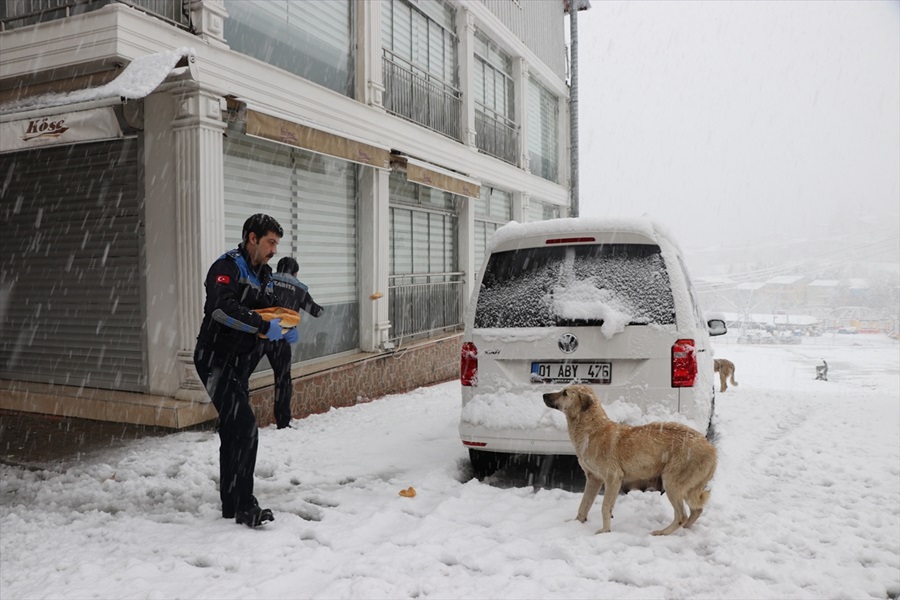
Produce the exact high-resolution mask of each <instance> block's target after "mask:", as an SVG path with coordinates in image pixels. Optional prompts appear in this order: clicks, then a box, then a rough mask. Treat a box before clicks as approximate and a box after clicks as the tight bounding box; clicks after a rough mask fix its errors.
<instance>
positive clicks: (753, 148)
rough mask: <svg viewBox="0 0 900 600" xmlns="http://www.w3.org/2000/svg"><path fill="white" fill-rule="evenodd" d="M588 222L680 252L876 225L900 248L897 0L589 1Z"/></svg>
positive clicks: (583, 41) (583, 27)
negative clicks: (627, 228)
mask: <svg viewBox="0 0 900 600" xmlns="http://www.w3.org/2000/svg"><path fill="white" fill-rule="evenodd" d="M591 4H592V7H591V9H590V10H588V11H583V12H581V13H579V21H578V24H579V28H578V31H579V62H580V68H579V88H580V93H579V113H580V127H579V131H580V146H581V152H580V156H581V168H580V170H581V176H580V182H581V185H580V204H581V215H582V216H633V215H642V214H645V213H646V214H648V215H650V216H651V217H654V218H656V219H657V220H659V221H661V222H663V223H665V224H666V225H668V226H669V228H670V229H671V230H672V231H673V233H675V234H676V236H677V237H678V238H679V240H680V242H681V245H682V246H683V247H684V248H685V250H689V249H691V248H699V247H707V248H708V247H709V246H715V247H721V246H723V245H724V246H725V247H729V246H733V245H736V244H742V243H743V242H748V241H754V240H765V239H772V238H774V237H775V236H782V235H787V236H791V237H812V238H820V237H828V238H833V237H834V236H835V235H836V234H838V233H839V232H841V231H845V230H848V229H849V230H853V231H859V230H864V229H868V230H869V231H870V235H871V236H872V239H875V238H876V237H877V238H878V239H882V238H888V239H889V240H892V242H891V243H892V244H893V245H894V246H898V245H900V2H898V1H897V0H890V1H889V0H863V1H858V0H854V1H850V2H840V1H834V0H831V1H813V0H806V1H791V0H788V1H778V2H765V1H752V2H749V1H748V2H741V1H729V2H689V1H679V2H664V1H663V2H653V1H644V2H618V1H594V2H592V3H591Z"/></svg>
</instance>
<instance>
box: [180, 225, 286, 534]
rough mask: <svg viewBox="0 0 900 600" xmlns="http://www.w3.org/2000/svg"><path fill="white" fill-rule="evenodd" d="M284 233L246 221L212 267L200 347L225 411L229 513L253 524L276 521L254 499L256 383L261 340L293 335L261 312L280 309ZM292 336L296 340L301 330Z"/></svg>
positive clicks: (222, 433) (222, 460)
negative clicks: (275, 271) (275, 273)
mask: <svg viewBox="0 0 900 600" xmlns="http://www.w3.org/2000/svg"><path fill="white" fill-rule="evenodd" d="M283 235H284V232H283V230H282V229H281V225H279V224H278V221H276V220H275V219H273V218H272V217H270V216H268V215H264V214H255V215H253V216H251V217H250V218H249V219H247V221H246V222H245V223H244V229H243V236H242V237H243V241H242V242H241V243H240V244H239V245H238V247H237V248H236V249H234V250H230V251H228V252H226V253H225V254H223V255H222V256H220V257H219V258H218V259H217V260H216V261H215V262H214V263H213V264H212V266H211V267H210V269H209V273H207V275H206V282H205V286H206V302H205V303H204V305H203V322H202V323H201V324H200V333H199V334H198V335H197V347H196V349H195V350H194V367H195V368H196V369H197V374H198V375H199V376H200V380H201V381H202V382H203V385H205V386H206V391H207V393H208V394H209V397H210V399H211V400H212V402H213V404H214V405H215V407H216V410H217V411H218V413H219V426H218V429H219V443H220V445H219V496H220V497H221V499H222V516H223V517H224V518H226V519H232V518H233V519H235V521H236V522H237V523H240V524H244V525H247V526H249V527H257V526H259V525H261V524H263V523H265V522H266V521H273V520H274V519H275V517H274V516H273V515H272V511H271V510H269V509H268V508H260V506H259V503H258V502H257V501H256V498H255V497H254V496H253V473H254V471H255V470H256V452H257V448H258V445H259V429H258V427H257V424H256V416H255V415H254V414H253V410H252V409H251V407H250V383H249V378H250V373H251V372H252V366H251V365H252V364H253V362H254V356H255V353H256V349H257V347H258V336H265V337H268V339H270V340H279V339H282V338H284V337H286V336H287V335H288V334H284V333H282V329H281V322H280V320H279V319H273V320H272V321H269V322H267V321H265V320H264V319H263V318H262V317H261V316H260V315H258V314H257V313H255V312H254V311H253V309H255V308H269V307H271V306H274V305H275V288H274V285H273V284H272V268H271V267H269V266H268V262H269V260H270V259H271V258H272V257H273V256H274V255H275V253H276V251H277V249H278V242H279V241H280V240H281V237H282V236H283ZM290 331H292V332H293V335H292V337H293V339H295V340H296V336H297V333H296V330H294V329H292V330H290ZM289 333H290V332H289Z"/></svg>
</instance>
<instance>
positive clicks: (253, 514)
mask: <svg viewBox="0 0 900 600" xmlns="http://www.w3.org/2000/svg"><path fill="white" fill-rule="evenodd" d="M250 499H251V502H252V504H251V506H250V508H248V509H247V510H239V511H237V512H235V514H234V520H235V522H236V523H237V524H239V525H246V526H247V527H259V526H260V525H262V524H263V523H266V522H267V521H274V520H275V515H273V514H272V511H271V510H270V509H268V508H260V507H259V502H257V501H256V498H254V497H252V496H251V498H250Z"/></svg>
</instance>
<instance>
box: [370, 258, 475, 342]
mask: <svg viewBox="0 0 900 600" xmlns="http://www.w3.org/2000/svg"><path fill="white" fill-rule="evenodd" d="M388 301H389V306H390V309H389V310H390V320H391V334H390V335H391V340H394V341H396V340H400V339H401V338H410V337H417V336H422V335H426V334H433V333H438V332H441V331H447V330H450V329H457V328H459V327H460V326H462V319H463V315H462V306H463V273H426V274H412V275H391V276H390V283H389V286H388Z"/></svg>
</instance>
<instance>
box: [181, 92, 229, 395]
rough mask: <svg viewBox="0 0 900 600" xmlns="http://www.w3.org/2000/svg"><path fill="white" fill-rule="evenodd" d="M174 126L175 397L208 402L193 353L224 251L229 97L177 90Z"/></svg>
mask: <svg viewBox="0 0 900 600" xmlns="http://www.w3.org/2000/svg"><path fill="white" fill-rule="evenodd" d="M173 95H175V97H176V99H177V106H178V108H177V116H176V117H175V121H174V122H173V129H174V131H175V206H176V214H175V230H176V233H175V239H176V240H177V243H178V244H179V245H180V246H181V248H182V252H180V253H179V258H178V262H177V279H176V280H177V286H178V304H179V310H178V315H177V319H178V322H177V326H178V334H179V336H178V337H179V350H178V361H179V363H180V366H181V369H180V372H181V376H180V379H181V381H180V385H179V391H178V393H177V394H176V395H175V397H176V398H179V399H183V400H199V401H208V398H207V396H206V391H205V390H204V389H203V386H202V384H201V382H200V380H199V378H198V377H197V373H196V370H195V369H194V362H193V353H194V346H195V343H196V338H197V332H198V331H199V330H200V322H201V320H202V318H203V303H204V300H205V290H204V287H203V282H204V280H205V278H206V273H207V271H208V270H209V267H210V265H212V263H213V261H214V260H215V259H216V258H218V257H219V256H220V255H221V254H222V252H223V251H224V250H225V248H224V246H225V186H224V169H223V148H222V133H223V132H224V130H225V123H224V122H223V121H222V117H221V113H222V110H223V109H224V99H223V98H221V97H219V96H217V95H215V94H211V93H208V92H204V91H198V90H196V89H191V90H178V91H173Z"/></svg>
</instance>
